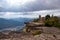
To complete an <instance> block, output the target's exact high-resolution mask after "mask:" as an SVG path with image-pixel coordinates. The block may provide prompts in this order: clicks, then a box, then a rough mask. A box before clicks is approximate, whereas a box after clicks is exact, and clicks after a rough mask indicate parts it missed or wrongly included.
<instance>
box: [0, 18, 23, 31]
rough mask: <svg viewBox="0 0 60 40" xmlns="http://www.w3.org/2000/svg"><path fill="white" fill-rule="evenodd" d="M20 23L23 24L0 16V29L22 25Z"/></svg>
mask: <svg viewBox="0 0 60 40" xmlns="http://www.w3.org/2000/svg"><path fill="white" fill-rule="evenodd" d="M22 25H23V24H22V23H21V22H18V21H14V20H7V19H3V18H0V30H1V29H3V28H8V27H16V26H22Z"/></svg>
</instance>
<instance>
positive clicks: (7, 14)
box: [0, 10, 60, 18]
mask: <svg viewBox="0 0 60 40" xmlns="http://www.w3.org/2000/svg"><path fill="white" fill-rule="evenodd" d="M47 14H50V15H52V14H53V15H55V16H60V10H43V11H35V12H0V17H2V18H21V17H22V18H38V16H39V15H41V16H45V15H47ZM1 15H2V16H1Z"/></svg>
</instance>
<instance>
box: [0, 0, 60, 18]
mask: <svg viewBox="0 0 60 40" xmlns="http://www.w3.org/2000/svg"><path fill="white" fill-rule="evenodd" d="M47 14H50V15H52V14H53V15H56V16H57V15H58V16H59V15H60V0H0V17H3V18H17V17H26V18H36V17H38V15H42V16H45V15H47Z"/></svg>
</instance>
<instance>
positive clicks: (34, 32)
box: [31, 30, 41, 35]
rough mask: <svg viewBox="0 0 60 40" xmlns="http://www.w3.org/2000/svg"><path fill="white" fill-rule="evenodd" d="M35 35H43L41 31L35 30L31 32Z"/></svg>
mask: <svg viewBox="0 0 60 40" xmlns="http://www.w3.org/2000/svg"><path fill="white" fill-rule="evenodd" d="M31 33H32V34H33V35H39V34H41V31H40V30H34V31H32V32H31Z"/></svg>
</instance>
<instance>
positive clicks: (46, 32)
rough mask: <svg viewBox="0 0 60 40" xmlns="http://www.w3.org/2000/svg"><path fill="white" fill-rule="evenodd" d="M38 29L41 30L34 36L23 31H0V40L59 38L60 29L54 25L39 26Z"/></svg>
mask: <svg viewBox="0 0 60 40" xmlns="http://www.w3.org/2000/svg"><path fill="white" fill-rule="evenodd" d="M40 29H42V31H43V32H42V33H41V34H39V35H35V36H34V35H32V34H30V33H25V32H9V33H8V34H4V33H0V40H60V29H58V28H55V27H41V28H40ZM1 36H2V37H1Z"/></svg>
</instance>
